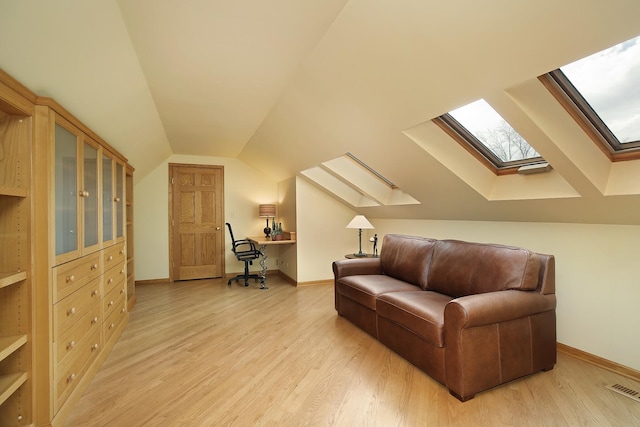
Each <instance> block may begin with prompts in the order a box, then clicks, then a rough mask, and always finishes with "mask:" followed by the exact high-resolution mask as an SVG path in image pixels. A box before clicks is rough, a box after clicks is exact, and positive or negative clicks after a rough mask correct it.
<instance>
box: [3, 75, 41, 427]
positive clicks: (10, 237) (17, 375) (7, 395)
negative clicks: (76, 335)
mask: <svg viewBox="0 0 640 427" xmlns="http://www.w3.org/2000/svg"><path fill="white" fill-rule="evenodd" d="M34 101H35V95H34V94H32V93H31V92H29V91H28V90H27V89H26V88H24V87H22V86H21V85H20V84H19V83H18V82H16V81H15V80H14V79H12V78H11V77H10V76H8V75H7V74H5V73H4V72H2V71H1V70H0V425H1V426H23V425H29V424H31V423H32V417H33V402H34V399H33V363H32V359H33V322H32V315H33V310H32V307H33V306H32V295H33V284H34V281H33V271H32V258H31V253H32V225H31V224H32V222H31V218H32V211H33V204H32V203H33V198H32V188H31V156H32V141H33V137H32V135H33V129H32V124H33V114H34V103H33V102H34Z"/></svg>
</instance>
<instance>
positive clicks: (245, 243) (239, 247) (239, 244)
mask: <svg viewBox="0 0 640 427" xmlns="http://www.w3.org/2000/svg"><path fill="white" fill-rule="evenodd" d="M233 253H235V254H236V255H242V254H250V253H260V251H259V250H258V249H256V245H255V244H254V243H253V242H252V241H251V240H248V239H243V240H236V241H235V242H234V245H233Z"/></svg>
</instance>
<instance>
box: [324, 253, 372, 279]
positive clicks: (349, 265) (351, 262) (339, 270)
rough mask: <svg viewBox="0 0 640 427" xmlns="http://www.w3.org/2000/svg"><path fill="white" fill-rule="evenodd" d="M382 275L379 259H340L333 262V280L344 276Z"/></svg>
mask: <svg viewBox="0 0 640 427" xmlns="http://www.w3.org/2000/svg"><path fill="white" fill-rule="evenodd" d="M366 274H382V266H381V264H380V258H355V259H342V260H339V261H334V262H333V275H334V277H335V280H338V279H340V278H341V277H346V276H356V275H366Z"/></svg>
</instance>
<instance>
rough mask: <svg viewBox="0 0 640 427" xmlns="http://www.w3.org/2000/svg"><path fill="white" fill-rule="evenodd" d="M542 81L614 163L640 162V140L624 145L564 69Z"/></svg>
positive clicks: (554, 71) (539, 78)
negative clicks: (639, 160)
mask: <svg viewBox="0 0 640 427" xmlns="http://www.w3.org/2000/svg"><path fill="white" fill-rule="evenodd" d="M538 80H540V81H541V82H542V84H543V85H544V86H545V87H546V88H547V90H548V91H549V92H550V93H551V94H552V95H553V96H554V98H556V100H557V101H558V102H559V103H560V105H562V107H563V108H564V109H565V110H566V111H567V113H569V115H570V116H571V117H572V118H573V119H574V120H575V121H576V123H577V124H578V125H579V126H580V127H581V128H582V130H583V131H584V132H585V133H586V134H587V135H588V136H589V138H590V139H591V140H592V141H593V142H594V143H595V144H596V145H597V146H598V148H600V150H601V151H602V152H603V153H604V154H605V155H606V156H607V158H608V159H609V160H611V161H612V162H618V161H624V160H637V159H640V141H634V142H626V143H624V144H622V143H620V141H619V140H618V138H617V137H616V136H615V135H614V134H613V132H611V130H610V129H609V127H608V126H607V125H606V124H605V122H604V121H603V120H602V119H601V118H600V116H599V115H598V113H597V112H596V111H595V110H594V109H593V107H591V105H590V104H589V102H588V101H587V100H586V99H585V98H584V97H583V96H582V94H581V93H580V91H579V90H578V89H577V88H576V87H575V86H574V85H573V83H571V80H569V78H568V77H567V76H566V75H565V74H564V73H563V72H562V70H561V69H560V68H557V69H555V70H553V71H550V72H548V73H547V74H544V75H542V76H540V77H538Z"/></svg>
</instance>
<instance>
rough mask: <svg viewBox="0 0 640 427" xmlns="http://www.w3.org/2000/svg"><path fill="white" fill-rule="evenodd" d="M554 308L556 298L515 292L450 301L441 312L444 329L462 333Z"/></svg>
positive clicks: (531, 292) (472, 296)
mask: <svg viewBox="0 0 640 427" xmlns="http://www.w3.org/2000/svg"><path fill="white" fill-rule="evenodd" d="M555 308H556V296H555V294H550V295H542V294H539V293H538V292H535V291H518V290H507V291H499V292H487V293H483V294H475V295H468V296H465V297H460V298H456V299H454V300H452V301H450V302H449V303H448V304H447V306H446V307H445V310H444V324H445V328H447V329H448V328H452V327H453V328H455V329H465V328H471V327H474V326H483V325H491V324H494V323H501V322H505V321H508V320H514V319H520V318H523V317H527V316H530V315H533V314H537V313H542V312H545V311H550V310H554V309H555Z"/></svg>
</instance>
